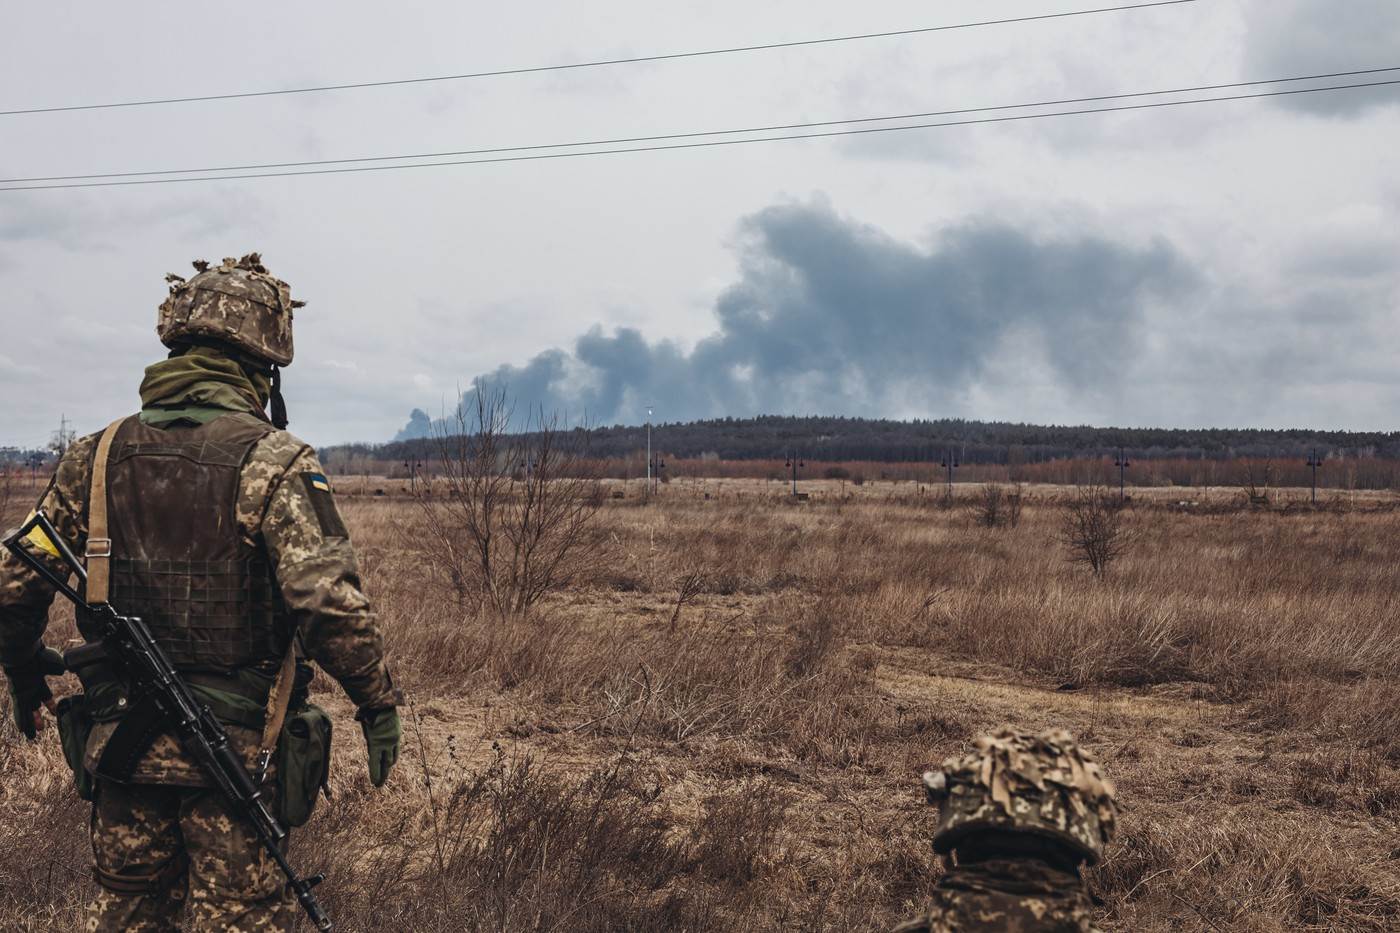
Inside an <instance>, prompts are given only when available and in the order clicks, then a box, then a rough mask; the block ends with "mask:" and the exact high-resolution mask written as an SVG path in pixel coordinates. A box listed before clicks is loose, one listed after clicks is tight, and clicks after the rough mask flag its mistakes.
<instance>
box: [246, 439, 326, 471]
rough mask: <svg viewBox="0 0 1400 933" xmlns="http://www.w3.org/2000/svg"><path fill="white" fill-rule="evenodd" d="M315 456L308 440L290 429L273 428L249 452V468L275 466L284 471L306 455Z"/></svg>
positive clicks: (259, 469) (259, 468)
mask: <svg viewBox="0 0 1400 933" xmlns="http://www.w3.org/2000/svg"><path fill="white" fill-rule="evenodd" d="M308 456H310V457H315V456H316V451H315V450H314V449H312V447H311V445H310V444H308V443H306V441H304V440H302V439H301V438H299V437H297V436H296V435H295V434H293V433H292V432H290V431H283V430H276V429H274V430H272V431H269V432H267V434H265V435H263V437H262V439H261V440H259V441H258V442H257V444H255V445H254V446H253V449H252V451H251V452H250V453H249V454H248V464H247V466H248V468H254V469H257V470H258V471H260V472H261V471H263V470H266V469H267V468H269V467H271V468H275V469H276V471H277V472H282V471H284V470H286V469H288V468H290V467H291V466H292V464H294V463H296V462H297V461H298V460H301V459H304V458H305V457H308Z"/></svg>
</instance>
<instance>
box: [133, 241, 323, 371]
mask: <svg viewBox="0 0 1400 933" xmlns="http://www.w3.org/2000/svg"><path fill="white" fill-rule="evenodd" d="M194 267H195V271H196V272H197V273H198V274H197V275H195V276H194V277H193V278H191V279H188V280H187V279H185V278H183V277H182V276H178V275H174V274H171V275H167V276H166V277H165V279H166V281H167V282H169V283H170V294H169V295H168V296H167V297H166V299H165V301H164V302H162V303H161V306H160V315H159V317H158V318H157V320H156V335H157V336H159V337H160V342H161V343H163V344H165V345H166V346H167V347H170V348H171V349H175V348H176V347H179V346H182V345H185V344H188V343H200V342H206V341H214V342H217V343H224V344H228V345H230V346H232V347H234V348H235V349H237V350H239V351H242V352H243V353H246V354H248V355H249V356H252V357H255V358H256V359H259V360H263V361H265V362H267V363H271V364H274V365H277V366H287V365H289V364H290V363H291V362H292V312H293V310H294V309H296V308H299V307H301V306H302V304H304V302H300V301H293V300H292V293H291V289H290V288H289V287H288V285H287V283H286V282H284V281H282V280H281V279H279V278H276V277H275V276H273V275H270V274H269V273H268V271H267V269H266V268H265V267H264V266H263V264H262V257H261V256H259V255H258V254H257V253H249V254H248V255H247V256H244V257H243V258H242V259H225V260H224V261H223V262H222V263H220V264H219V265H218V266H213V267H211V266H210V265H209V263H207V262H204V261H203V260H198V261H196V262H195V263H194Z"/></svg>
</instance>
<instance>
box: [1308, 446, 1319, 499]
mask: <svg viewBox="0 0 1400 933" xmlns="http://www.w3.org/2000/svg"><path fill="white" fill-rule="evenodd" d="M1308 466H1309V467H1311V468H1312V504H1313V505H1317V468H1318V467H1320V466H1322V458H1321V457H1319V456H1318V455H1317V448H1316V447H1314V448H1313V449H1312V456H1310V457H1308Z"/></svg>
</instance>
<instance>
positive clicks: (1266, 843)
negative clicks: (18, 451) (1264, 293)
mask: <svg viewBox="0 0 1400 933" xmlns="http://www.w3.org/2000/svg"><path fill="white" fill-rule="evenodd" d="M766 488H767V487H765V484H763V483H761V482H754V483H749V484H748V485H743V484H741V483H739V482H738V481H733V482H727V484H726V486H725V490H726V492H727V493H729V494H732V495H726V496H720V495H712V497H711V498H710V499H708V500H707V499H706V498H705V497H704V495H703V493H705V492H711V493H714V492H716V490H715V488H714V487H713V486H709V487H706V486H702V485H700V484H693V485H687V484H682V483H673V484H671V485H670V486H669V487H668V488H667V489H666V490H665V491H664V492H663V493H662V495H661V496H660V498H659V499H658V500H657V501H656V502H655V503H653V504H652V505H651V506H647V507H642V506H640V505H639V504H637V502H636V501H635V500H634V499H624V500H620V501H614V500H608V502H607V504H606V506H605V507H604V509H603V511H602V512H601V513H600V516H599V519H598V521H599V526H598V530H599V532H600V533H601V534H602V536H603V537H604V538H605V539H606V540H607V542H608V546H609V549H610V552H611V553H612V555H613V558H612V562H611V563H610V564H609V565H607V566H600V567H597V568H595V569H594V570H593V571H591V572H590V573H589V574H588V575H587V576H586V577H584V578H582V579H580V580H578V581H576V582H575V584H574V585H573V586H572V587H570V588H569V589H568V590H567V591H565V592H563V593H561V594H559V595H557V596H554V597H551V598H549V599H547V600H545V602H544V603H543V604H542V605H541V606H540V607H538V608H537V610H536V611H535V613H534V614H533V615H532V617H531V618H529V619H524V620H522V619H508V620H506V621H504V622H502V621H500V620H499V619H498V618H497V617H496V615H495V614H494V613H487V614H481V615H477V614H471V613H465V612H464V611H463V610H461V609H458V608H456V605H455V602H454V601H453V600H450V599H444V598H443V590H442V587H441V586H440V585H439V582H438V581H436V580H435V579H434V577H433V576H432V573H431V571H430V570H429V569H428V568H427V567H426V566H425V565H424V564H423V562H422V561H421V560H419V559H417V558H415V556H414V555H413V553H412V552H411V551H409V550H405V549H404V548H403V547H402V546H401V544H400V542H401V541H402V538H401V536H400V532H401V530H402V526H403V524H404V523H405V522H409V523H411V522H413V521H414V520H415V519H414V511H413V509H412V506H411V504H410V503H406V502H402V501H395V500H392V499H389V498H374V497H367V498H363V499H352V500H350V501H348V502H347V503H346V505H345V512H346V517H347V520H348V521H349V523H350V525H351V527H352V531H353V533H354V534H355V536H356V540H357V543H358V545H359V548H360V551H361V554H362V562H363V564H364V571H365V579H366V585H367V587H368V588H369V590H370V592H371V595H372V596H373V597H374V599H375V602H376V604H377V606H378V608H379V612H380V616H381V621H382V624H383V626H384V629H385V633H386V638H387V641H388V645H389V648H390V651H391V652H392V655H393V663H394V666H395V672H396V677H397V679H398V680H399V681H400V682H401V683H402V685H403V686H404V687H405V689H406V691H407V693H408V695H409V696H410V697H411V698H412V701H413V706H412V710H411V711H406V716H405V718H406V728H407V737H406V745H405V750H404V755H403V757H402V759H401V762H400V767H399V769H398V770H397V771H396V773H395V775H394V777H393V779H392V780H391V781H390V783H389V785H388V786H387V787H386V788H384V789H383V790H380V791H374V790H373V789H372V788H370V787H369V785H368V781H367V778H366V776H365V774H364V765H363V763H362V761H361V755H362V748H361V745H360V739H359V736H358V734H357V731H358V730H356V729H355V728H354V726H353V724H352V723H351V722H350V721H349V717H350V714H351V712H352V711H351V710H350V709H349V707H348V706H347V705H346V704H345V703H344V702H343V700H340V699H339V698H338V697H336V695H335V693H334V688H333V686H332V685H330V684H327V683H325V682H320V683H318V687H319V688H320V689H321V690H322V691H323V692H322V696H323V697H327V698H328V699H327V705H328V706H329V707H330V708H331V710H332V712H333V715H335V716H336V717H337V719H338V720H339V722H338V725H339V729H338V735H339V736H340V741H339V744H338V750H337V756H338V760H337V768H336V771H335V775H334V778H333V790H334V794H335V796H334V798H333V799H332V800H331V801H330V802H329V803H326V804H323V805H322V810H321V811H320V812H318V814H317V816H316V817H315V818H314V819H313V821H312V823H311V824H310V825H309V826H308V827H307V828H306V830H305V831H303V832H302V833H300V835H299V836H298V838H297V842H296V844H295V845H294V848H293V853H294V859H295V861H296V862H297V864H299V865H301V866H304V867H305V868H306V869H308V870H314V869H325V870H327V871H328V873H329V875H330V880H329V881H327V883H326V885H325V886H324V887H323V888H322V889H321V891H322V892H323V896H324V898H325V901H326V903H327V906H328V908H329V909H330V910H331V911H332V914H333V916H334V917H335V918H336V920H337V921H338V923H339V927H340V928H341V929H344V930H374V929H387V928H395V929H419V930H429V931H435V930H444V931H445V930H457V929H483V930H506V929H510V930H541V931H543V930H553V929H572V930H607V929H640V930H662V929H668V930H692V931H707V930H733V929H773V930H776V929H830V930H869V929H878V928H882V927H885V926H888V925H891V924H893V923H894V922H895V921H896V920H897V919H899V918H901V917H902V916H904V915H907V914H909V913H912V912H914V911H916V910H917V909H918V907H919V904H920V903H921V901H922V900H923V899H924V898H925V897H926V896H927V894H928V891H929V889H930V887H931V885H932V883H933V881H934V880H935V879H936V874H937V870H938V869H937V867H936V864H935V860H934V858H933V857H932V854H931V852H930V851H929V848H928V839H929V835H930V831H931V826H932V816H933V814H932V813H931V812H929V811H928V809H927V808H926V807H924V806H923V805H922V802H921V800H920V795H919V793H918V784H917V776H918V773H919V772H920V771H921V770H922V769H923V768H925V767H927V766H928V765H930V764H932V763H934V762H936V761H938V760H940V759H941V758H943V757H945V756H946V755H948V754H951V753H953V752H955V751H958V750H961V749H962V748H964V747H965V746H966V745H967V743H968V741H969V740H970V738H971V737H972V736H973V735H974V734H976V733H977V732H980V731H984V730H988V729H991V728H995V727H996V726H998V725H1001V724H1012V725H1015V726H1018V727H1022V728H1027V729H1040V728H1045V727H1048V726H1051V725H1064V726H1067V727H1068V728H1070V729H1072V730H1074V731H1075V732H1076V733H1078V734H1079V735H1080V737H1081V738H1082V739H1083V740H1084V741H1085V742H1086V744H1088V745H1089V746H1090V747H1091V748H1092V749H1093V750H1094V751H1096V752H1097V753H1098V754H1099V755H1100V757H1101V758H1102V759H1103V760H1104V761H1105V762H1106V764H1107V767H1108V769H1109V771H1110V773H1111V774H1112V776H1113V777H1114V778H1115V780H1116V781H1117V783H1118V785H1119V787H1120V790H1121V796H1122V800H1123V807H1124V812H1123V821H1122V834H1121V836H1120V838H1119V840H1118V841H1117V842H1116V843H1115V845H1114V846H1113V847H1112V848H1111V850H1110V854H1109V857H1108V859H1107V860H1106V862H1105V863H1104V865H1103V866H1101V867H1100V868H1099V869H1097V870H1095V871H1094V872H1093V873H1092V878H1091V884H1092V885H1093V888H1094V891H1095V892H1096V893H1097V894H1098V895H1099V896H1100V897H1101V898H1102V899H1103V900H1104V902H1105V907H1104V910H1103V915H1102V918H1101V919H1102V923H1103V925H1104V927H1105V928H1106V929H1109V930H1147V931H1157V930H1161V931H1167V930H1182V929H1189V930H1196V929H1205V930H1208V929H1221V930H1225V929H1228V930H1280V931H1282V930H1300V929H1301V930H1386V929H1394V928H1395V925H1396V921H1395V918H1396V916H1400V849H1398V848H1397V843H1396V842H1395V838H1396V830H1397V828H1400V825H1398V824H1400V712H1397V710H1400V674H1397V672H1398V671H1400V619H1397V617H1396V614H1395V612H1394V610H1395V608H1396V603H1397V597H1396V596H1395V594H1396V593H1397V592H1400V579H1397V578H1398V577H1400V569H1398V568H1400V534H1397V532H1400V517H1397V516H1396V515H1395V514H1394V513H1393V512H1391V511H1389V510H1374V511H1366V510H1355V511H1351V510H1343V509H1337V510H1319V511H1312V510H1301V509H1293V510H1289V511H1287V512H1284V511H1282V510H1277V509H1275V510H1254V511H1251V510H1248V509H1243V508H1238V507H1233V506H1232V507H1229V508H1222V509H1219V510H1216V509H1208V510H1207V509H1201V510H1199V511H1196V512H1193V511H1177V510H1174V509H1170V508H1167V507H1164V506H1165V502H1164V503H1163V504H1161V505H1154V504H1151V503H1149V502H1146V501H1139V502H1138V503H1137V504H1135V505H1133V506H1130V507H1129V509H1128V510H1127V512H1126V513H1125V515H1124V519H1123V520H1124V522H1125V523H1126V524H1127V526H1128V527H1129V528H1130V530H1131V533H1132V534H1133V536H1134V546H1133V548H1132V549H1131V550H1130V551H1128V552H1127V553H1125V554H1124V555H1123V556H1122V557H1121V558H1120V559H1119V560H1118V561H1117V562H1116V563H1115V564H1114V565H1113V569H1112V571H1111V572H1110V573H1108V574H1107V575H1105V576H1103V577H1096V576H1095V575H1094V574H1092V573H1090V572H1089V571H1088V570H1087V569H1086V568H1083V567H1081V566H1077V565H1075V564H1074V563H1073V562H1071V561H1070V560H1069V559H1068V557H1069V555H1068V553H1067V551H1066V549H1065V547H1064V545H1063V544H1062V543H1061V542H1060V541H1059V530H1060V525H1061V521H1062V509H1063V502H1064V501H1065V499H1066V498H1067V497H1066V496H1065V495H1064V493H1063V492H1062V491H1056V490H1049V489H1045V488H1043V487H1042V488H1036V489H1032V490H1027V498H1026V502H1025V505H1024V511H1023V513H1022V515H1021V520H1020V522H1019V524H1018V525H1017V526H1016V527H1008V526H1004V525H1003V526H999V527H991V528H989V527H984V526H983V525H982V524H981V523H979V520H978V519H979V516H978V514H977V512H976V510H975V509H974V508H973V506H972V505H971V502H972V499H973V496H967V497H965V498H964V500H962V501H963V502H964V504H960V505H957V506H955V507H954V508H951V509H940V508H938V507H937V504H936V499H935V498H934V497H932V496H929V495H927V494H925V495H923V496H920V495H919V494H918V492H917V491H916V490H917V487H915V486H914V485H912V484H906V485H904V486H902V487H888V486H885V487H879V486H876V487H875V488H874V489H873V490H872V487H871V486H870V485H867V486H864V487H861V489H860V490H859V495H858V496H853V497H852V498H850V499H845V498H842V497H841V496H840V495H838V494H836V493H837V490H838V489H839V487H838V486H835V485H834V484H833V486H832V494H831V495H827V496H822V497H818V498H816V499H814V500H813V501H811V502H806V503H791V502H788V501H786V500H785V499H784V498H782V497H781V496H780V495H779V494H778V491H777V489H776V488H770V491H768V492H767V493H765V489H766ZM847 489H848V490H849V489H850V487H849V486H848V487H847ZM408 530H409V533H410V534H411V532H412V529H411V527H410V528H409V529H408ZM681 593H685V594H686V595H685V597H684V599H683V600H682V599H678V594H681ZM681 605H683V606H684V611H683V612H679V613H678V612H677V609H678V606H681ZM4 728H5V730H6V731H4V733H3V735H0V756H3V758H2V759H0V766H3V772H4V774H5V780H4V782H3V785H0V853H3V854H0V895H3V900H0V905H3V906H0V927H3V928H5V929H10V928H19V929H44V930H48V929H69V928H71V927H72V926H73V925H74V917H75V911H76V909H77V907H78V905H79V904H80V903H81V901H82V899H83V898H84V897H86V896H87V895H88V894H89V893H90V883H89V882H88V881H87V880H86V876H85V858H86V855H85V844H84V842H83V840H82V832H83V820H84V813H83V810H82V808H81V807H80V806H79V804H78V803H77V802H76V801H75V800H73V799H72V795H71V792H70V791H69V790H68V785H67V783H66V778H65V776H64V775H63V773H62V759H61V757H60V755H59V753H58V749H57V746H56V743H55V742H54V741H53V739H52V734H51V733H50V734H49V735H48V736H47V737H46V739H45V741H44V742H42V743H40V744H38V745H34V746H30V745H24V744H21V743H19V742H17V741H16V737H15V736H14V734H13V731H12V730H11V729H10V727H8V726H6V727H4ZM54 841H56V842H57V847H55V846H54V845H53V842H54Z"/></svg>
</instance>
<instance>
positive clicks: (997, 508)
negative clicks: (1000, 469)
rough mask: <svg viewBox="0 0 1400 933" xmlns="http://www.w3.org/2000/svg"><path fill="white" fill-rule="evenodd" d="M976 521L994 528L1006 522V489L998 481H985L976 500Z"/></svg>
mask: <svg viewBox="0 0 1400 933" xmlns="http://www.w3.org/2000/svg"><path fill="white" fill-rule="evenodd" d="M976 509H977V523H978V524H979V525H982V526H983V527H984V528H996V527H997V526H998V525H1002V524H1005V523H1006V520H1007V515H1006V491H1005V490H1003V489H1002V488H1001V486H1000V484H998V483H987V484H986V485H984V486H983V487H982V495H981V496H980V497H979V498H978V500H977V506H976Z"/></svg>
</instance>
